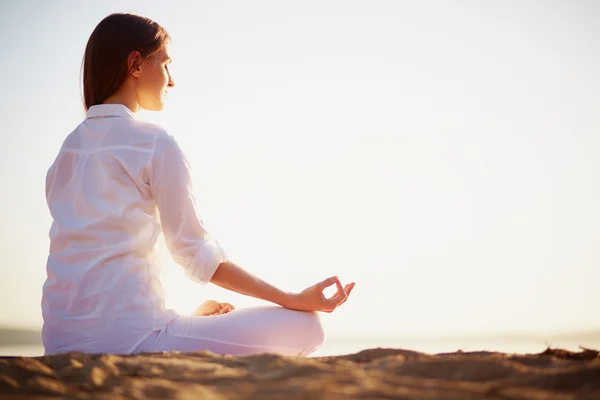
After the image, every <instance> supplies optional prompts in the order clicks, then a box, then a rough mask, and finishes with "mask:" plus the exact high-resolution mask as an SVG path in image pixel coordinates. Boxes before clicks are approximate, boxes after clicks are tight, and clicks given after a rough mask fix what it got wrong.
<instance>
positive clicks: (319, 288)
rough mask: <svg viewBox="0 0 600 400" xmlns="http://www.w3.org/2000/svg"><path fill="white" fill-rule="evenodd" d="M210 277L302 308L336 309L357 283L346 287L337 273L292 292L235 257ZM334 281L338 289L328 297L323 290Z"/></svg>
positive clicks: (235, 288)
mask: <svg viewBox="0 0 600 400" xmlns="http://www.w3.org/2000/svg"><path fill="white" fill-rule="evenodd" d="M210 281H211V282H212V283H214V284H215V285H217V286H220V287H222V288H224V289H228V290H231V291H234V292H237V293H240V294H244V295H246V296H252V297H255V298H257V299H261V300H266V301H270V302H272V303H275V304H279V305H280V306H282V307H285V308H290V309H292V310H302V311H323V312H332V311H333V310H334V309H335V308H336V307H338V306H340V305H341V304H342V303H343V302H344V301H346V299H347V298H348V295H349V294H350V292H351V291H352V289H353V288H354V283H351V284H349V285H346V286H345V287H342V284H341V283H340V281H339V279H338V278H337V277H331V278H328V279H325V280H324V281H322V282H319V283H317V284H316V285H313V286H311V287H309V288H307V289H305V290H303V291H302V292H300V293H288V292H284V291H282V290H280V289H278V288H276V287H275V286H273V285H271V284H269V283H267V282H265V281H263V280H262V279H260V278H258V277H256V276H254V275H252V274H250V273H249V272H247V271H245V270H244V269H243V268H241V267H240V266H238V265H236V264H235V263H233V262H231V261H226V262H223V263H221V264H219V267H218V268H217V270H216V271H215V273H214V275H213V276H212V278H211V280H210ZM333 284H336V286H337V288H338V291H337V293H336V294H335V295H333V296H332V297H331V298H326V297H325V296H324V295H323V290H324V289H325V288H327V287H329V286H331V285H333Z"/></svg>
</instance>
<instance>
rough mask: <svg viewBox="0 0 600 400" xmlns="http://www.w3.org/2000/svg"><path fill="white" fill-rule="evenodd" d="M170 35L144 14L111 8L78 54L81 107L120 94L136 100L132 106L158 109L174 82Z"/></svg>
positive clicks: (101, 101)
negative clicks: (115, 11) (170, 69)
mask: <svg viewBox="0 0 600 400" xmlns="http://www.w3.org/2000/svg"><path fill="white" fill-rule="evenodd" d="M169 40H170V37H169V34H168V33H167V31H165V30H164V29H163V28H162V27H161V26H160V25H159V24H157V23H156V22H154V21H152V20H151V19H149V18H145V17H141V16H138V15H133V14H111V15H109V16H108V17H106V18H104V19H103V20H102V21H100V23H99V24H98V26H96V28H95V29H94V31H93V32H92V34H91V36H90V38H89V40H88V43H87V46H86V49H85V55H84V59H83V97H84V103H85V109H86V110H87V109H89V108H90V107H91V106H93V105H97V104H102V103H104V102H106V101H107V100H109V99H110V98H112V97H115V96H120V97H125V98H127V100H128V101H129V102H135V104H136V107H135V108H137V107H141V108H144V109H148V110H153V111H158V110H161V109H162V108H163V102H164V97H165V94H166V91H167V89H168V88H169V87H171V86H173V81H172V79H171V76H170V74H169V72H168V68H167V65H168V63H169V62H170V61H171V60H170V57H169V54H168V44H169ZM130 108H131V107H130ZM134 111H137V110H134Z"/></svg>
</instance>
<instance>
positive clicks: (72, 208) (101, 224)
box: [42, 104, 226, 354]
mask: <svg viewBox="0 0 600 400" xmlns="http://www.w3.org/2000/svg"><path fill="white" fill-rule="evenodd" d="M46 198H47V201H48V207H49V209H50V213H51V215H52V218H53V223H52V227H51V229H50V240H51V242H50V254H49V256H48V263H47V279H46V282H45V284H44V287H43V297H42V314H43V317H44V327H43V330H42V339H43V342H44V347H45V349H46V354H51V353H58V352H66V351H83V352H89V353H98V352H110V353H131V352H132V351H133V350H134V349H135V348H136V347H137V346H138V345H139V344H140V343H141V342H142V341H143V340H144V339H145V338H146V337H147V336H148V335H149V334H150V333H152V332H153V331H155V330H158V329H163V328H164V327H165V326H166V324H167V323H168V322H169V321H170V320H172V319H173V318H174V317H175V315H176V313H175V312H174V311H172V310H167V309H165V305H164V295H163V289H162V285H161V282H160V276H159V274H160V269H159V268H158V266H157V265H156V263H155V262H154V257H153V256H154V254H155V251H156V249H155V245H156V241H157V237H158V236H159V234H160V232H161V227H162V232H163V234H164V237H165V241H166V244H167V248H168V249H169V251H170V252H171V254H172V255H173V258H174V260H175V261H176V262H177V263H179V264H181V265H182V266H183V267H184V269H185V271H186V273H187V274H188V276H189V277H190V278H191V279H193V280H196V281H198V282H202V283H206V282H209V281H210V279H211V277H212V275H213V274H214V272H215V271H216V269H217V267H218V266H219V264H220V263H221V262H223V261H226V255H225V253H224V251H223V249H222V248H221V246H220V245H219V244H218V242H217V241H216V240H214V239H213V238H212V237H211V236H210V234H209V233H208V232H207V231H206V229H205V228H204V226H203V223H202V220H201V219H200V218H199V216H198V214H197V213H196V208H195V203H194V196H193V192H192V186H191V180H190V170H189V164H188V163H187V161H186V158H185V156H184V154H183V153H182V151H181V149H180V147H179V146H178V145H177V142H176V141H175V139H174V138H173V137H172V136H170V135H169V134H168V133H167V132H166V131H165V130H164V129H162V128H160V127H158V126H156V125H153V124H150V123H147V122H143V121H140V120H137V119H136V117H135V116H134V114H133V113H132V112H131V111H130V110H129V109H128V108H127V107H125V106H123V105H120V104H101V105H96V106H92V107H90V109H89V110H88V113H87V118H86V119H85V120H84V121H83V122H82V123H81V124H80V125H79V126H78V127H77V128H76V129H75V130H74V131H73V132H72V133H71V134H70V135H69V136H68V137H67V138H66V139H65V141H64V143H63V145H62V147H61V149H60V152H59V153H58V156H57V158H56V160H55V161H54V163H53V164H52V166H51V167H50V169H49V170H48V174H47V179H46ZM159 218H160V219H159Z"/></svg>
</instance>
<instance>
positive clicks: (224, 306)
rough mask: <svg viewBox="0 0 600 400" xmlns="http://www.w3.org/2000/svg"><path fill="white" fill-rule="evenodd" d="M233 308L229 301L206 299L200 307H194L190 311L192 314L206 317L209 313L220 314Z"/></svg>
mask: <svg viewBox="0 0 600 400" xmlns="http://www.w3.org/2000/svg"><path fill="white" fill-rule="evenodd" d="M233 310H235V307H233V306H232V305H231V304H229V303H219V302H217V301H214V300H207V301H205V302H204V303H202V304H201V305H200V307H198V308H196V310H195V311H194V312H193V313H192V315H195V316H199V317H207V316H210V315H220V314H227V313H228V312H230V311H233Z"/></svg>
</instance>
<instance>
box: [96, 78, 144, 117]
mask: <svg viewBox="0 0 600 400" xmlns="http://www.w3.org/2000/svg"><path fill="white" fill-rule="evenodd" d="M128 86H129V85H127V84H123V86H122V87H121V89H120V90H119V91H117V93H115V94H113V95H112V96H109V97H108V98H107V99H106V100H104V102H103V103H102V104H122V105H124V106H125V107H127V108H128V109H130V110H131V112H133V113H137V112H138V111H139V110H140V104H139V103H138V101H137V91H136V90H135V89H133V88H129V87H128Z"/></svg>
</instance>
